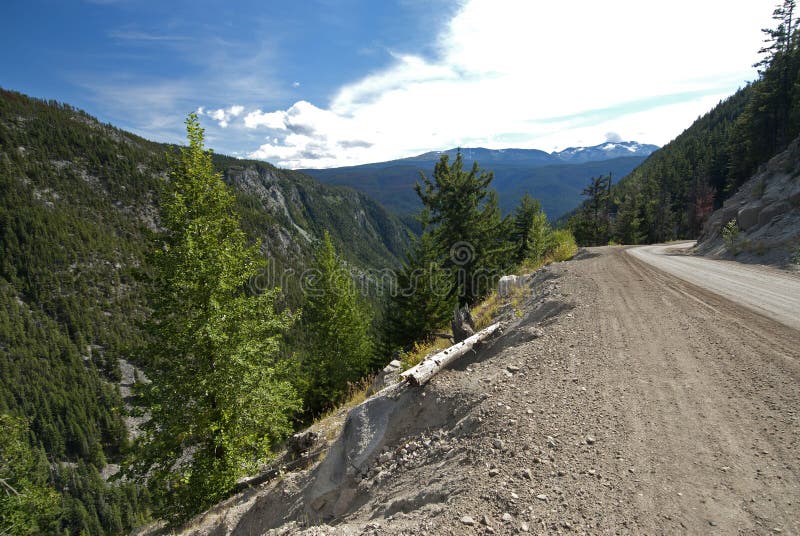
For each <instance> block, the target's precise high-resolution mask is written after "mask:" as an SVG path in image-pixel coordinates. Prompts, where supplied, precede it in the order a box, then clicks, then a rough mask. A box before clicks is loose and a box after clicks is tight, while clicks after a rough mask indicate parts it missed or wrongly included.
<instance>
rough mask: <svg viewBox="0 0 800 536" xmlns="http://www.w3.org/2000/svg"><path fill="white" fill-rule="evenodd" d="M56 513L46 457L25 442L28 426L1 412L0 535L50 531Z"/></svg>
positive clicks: (55, 526) (54, 521)
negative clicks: (38, 455) (37, 453)
mask: <svg viewBox="0 0 800 536" xmlns="http://www.w3.org/2000/svg"><path fill="white" fill-rule="evenodd" d="M59 515H60V505H59V496H58V494H57V493H56V491H55V490H54V489H53V488H52V487H50V486H49V485H48V483H47V464H46V460H44V459H41V458H39V457H37V455H36V452H35V451H34V450H33V449H32V448H31V446H30V444H29V443H28V426H27V425H26V424H25V422H24V421H23V420H22V419H19V418H16V417H12V416H11V415H6V414H0V534H20V535H23V534H48V533H53V532H56V531H57V523H56V522H57V520H58V517H59Z"/></svg>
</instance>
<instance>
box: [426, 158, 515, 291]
mask: <svg viewBox="0 0 800 536" xmlns="http://www.w3.org/2000/svg"><path fill="white" fill-rule="evenodd" d="M420 177H421V180H422V183H421V184H420V183H417V184H416V187H415V188H416V191H417V194H418V195H419V197H420V199H421V200H422V203H423V205H424V206H425V208H426V209H427V210H428V211H429V214H430V224H431V227H430V229H431V231H430V232H431V233H432V235H433V238H434V241H435V242H436V244H437V246H438V248H439V250H440V252H449V255H448V256H447V258H446V260H445V262H444V264H443V267H444V268H446V269H449V270H452V273H453V274H454V277H455V278H456V281H455V285H454V286H453V292H454V293H455V294H456V295H457V296H458V300H459V303H460V304H473V303H475V302H476V301H478V300H479V299H480V298H482V297H483V296H485V295H486V294H487V293H488V292H489V291H490V290H491V289H492V288H494V285H495V282H496V280H497V278H498V277H499V276H500V275H502V274H501V272H502V271H503V268H505V265H506V264H509V261H511V260H512V259H511V256H512V253H511V249H512V247H513V245H512V244H511V243H510V242H508V240H507V237H508V235H509V234H510V226H511V225H510V221H505V220H503V219H502V218H501V217H500V209H499V207H498V205H497V194H496V193H495V192H494V190H491V189H490V188H489V185H490V184H491V182H492V178H493V174H492V173H490V172H487V171H486V170H483V169H480V168H479V167H478V163H477V162H475V163H474V164H473V166H472V168H471V169H470V170H469V171H466V170H465V169H464V158H463V156H462V155H461V152H460V151H459V152H458V154H457V155H456V159H455V161H454V162H453V163H452V164H450V162H449V158H448V156H447V155H446V154H445V155H442V157H441V159H440V160H439V161H438V162H437V163H436V165H435V167H434V170H433V178H432V179H429V178H428V177H426V176H425V175H424V174H422V173H421V174H420Z"/></svg>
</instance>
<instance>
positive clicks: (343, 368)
mask: <svg viewBox="0 0 800 536" xmlns="http://www.w3.org/2000/svg"><path fill="white" fill-rule="evenodd" d="M310 273H311V274H312V277H311V278H310V279H309V280H308V281H307V285H306V296H307V298H306V302H305V305H304V307H303V317H302V331H303V338H304V339H305V340H306V344H305V345H304V349H303V351H304V353H305V356H304V360H303V373H304V375H305V376H306V378H307V386H306V389H305V391H306V396H305V399H306V404H307V408H308V409H309V410H310V411H311V412H312V414H318V413H319V412H320V411H322V410H325V409H328V408H329V407H331V406H332V405H333V404H335V403H337V402H340V401H341V400H342V399H343V398H344V396H345V395H346V394H347V392H348V387H349V385H350V384H352V383H355V382H357V381H358V380H360V379H361V378H362V377H363V376H364V375H365V374H366V373H367V372H368V370H369V366H370V362H371V358H372V352H373V343H372V340H371V338H370V336H369V330H370V319H369V315H368V310H367V307H366V305H365V304H364V303H363V301H362V300H361V297H360V296H359V294H358V289H357V288H356V285H355V283H354V282H353V280H352V278H351V277H350V274H349V273H348V272H347V270H346V268H345V266H344V264H343V263H342V261H341V260H340V259H338V258H337V256H336V250H335V249H334V247H333V242H332V241H331V236H330V234H329V233H328V232H327V231H325V234H324V236H323V238H322V241H321V242H320V244H319V246H318V248H317V250H316V252H315V258H314V264H313V266H312V269H311V272H310Z"/></svg>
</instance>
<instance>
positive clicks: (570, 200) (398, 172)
mask: <svg viewBox="0 0 800 536" xmlns="http://www.w3.org/2000/svg"><path fill="white" fill-rule="evenodd" d="M656 149H658V147H656V146H655V145H646V144H638V143H636V142H619V143H606V144H602V145H598V146H595V147H570V148H569V149H565V150H564V151H561V152H557V153H546V152H544V151H539V150H536V149H499V150H494V149H484V148H464V149H460V151H461V152H462V154H463V156H464V162H465V163H466V164H467V165H468V166H471V165H472V163H473V162H478V163H479V164H480V165H481V166H484V167H486V168H487V169H490V170H492V172H493V173H494V177H495V178H494V181H493V182H492V187H493V188H494V189H495V190H496V191H497V194H498V198H499V202H500V208H501V209H502V210H503V213H504V214H508V213H509V212H511V211H512V210H513V209H514V207H515V206H516V204H517V202H518V201H519V199H520V198H521V197H522V196H523V195H524V194H525V193H529V194H530V195H532V196H533V197H535V198H537V199H539V200H541V202H542V206H543V207H544V210H545V212H546V213H547V215H548V216H550V217H551V218H558V217H560V216H562V215H563V214H564V213H566V212H568V211H569V210H571V209H573V208H574V207H575V206H576V205H577V204H578V203H579V201H580V194H581V189H582V188H583V186H584V183H585V182H586V178H587V177H589V176H591V175H594V174H605V173H611V174H613V176H614V177H623V176H625V175H627V174H628V173H629V172H630V171H631V170H632V169H634V168H635V167H636V166H638V165H639V164H641V163H642V162H643V161H644V160H645V159H646V158H647V156H648V155H649V154H650V153H652V152H653V151H654V150H656ZM457 152H458V149H451V150H449V151H444V152H429V153H424V154H421V155H418V156H415V157H411V158H403V159H400V160H392V161H389V162H378V163H373V164H365V165H361V166H348V167H341V168H330V169H309V170H306V172H307V173H308V174H309V175H311V176H312V177H314V178H315V179H317V180H320V181H322V182H325V183H328V184H337V185H342V186H349V187H351V188H356V189H357V190H359V191H362V192H365V193H367V194H368V195H370V196H371V197H373V198H374V199H377V200H378V201H380V202H381V203H382V204H383V205H384V206H386V207H387V208H389V209H391V210H393V211H394V212H396V213H397V214H400V215H408V214H413V213H416V212H417V211H418V210H419V209H420V208H421V203H420V201H419V198H418V197H417V195H416V193H415V192H414V184H416V183H417V182H418V181H419V174H420V172H422V173H425V174H426V175H428V176H430V175H431V173H432V171H433V168H434V165H435V164H436V162H437V161H438V160H439V158H441V155H442V154H447V155H448V156H449V157H450V158H451V159H454V158H455V156H456V153H457Z"/></svg>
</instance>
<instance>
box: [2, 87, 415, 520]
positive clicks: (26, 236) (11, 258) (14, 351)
mask: <svg viewBox="0 0 800 536" xmlns="http://www.w3.org/2000/svg"><path fill="white" fill-rule="evenodd" d="M174 151H175V148H174V147H170V146H166V145H161V144H156V143H152V142H149V141H147V140H144V139H142V138H139V137H137V136H134V135H131V134H129V133H126V132H123V131H121V130H118V129H116V128H113V127H111V126H109V125H103V124H100V123H98V122H97V121H96V120H95V119H94V118H92V117H90V116H88V115H87V114H85V113H83V112H81V111H79V110H76V109H74V108H72V107H70V106H67V105H61V104H58V103H55V102H49V103H47V102H43V101H39V100H34V99H30V98H28V97H25V96H24V95H21V94H18V93H14V92H10V91H0V370H3V371H4V372H3V374H2V375H0V411H2V412H5V413H13V414H17V415H20V416H24V417H26V418H27V419H28V420H29V422H30V427H31V432H32V436H31V440H32V445H33V447H35V449H37V451H41V452H43V453H44V454H45V455H46V457H47V459H48V460H49V461H50V463H51V464H52V467H53V473H54V477H53V478H54V480H55V481H56V482H57V483H60V486H61V489H62V491H63V493H64V496H65V503H64V505H65V510H66V515H65V517H64V528H65V529H67V530H68V531H69V532H70V533H76V534H77V533H79V532H80V531H81V530H86V531H87V532H88V533H91V534H101V533H104V532H106V533H117V532H119V531H121V530H123V529H124V528H126V527H127V528H130V527H132V526H134V525H135V524H137V523H138V522H139V521H140V520H141V516H142V515H143V514H145V513H146V507H145V506H143V505H146V502H147V498H146V497H145V496H142V495H141V492H140V491H139V490H137V489H135V488H133V487H132V486H129V485H120V484H115V485H107V484H105V483H104V482H103V480H102V479H101V478H100V471H101V470H102V469H103V468H104V466H105V465H106V463H107V462H116V461H117V460H118V459H119V458H120V456H121V453H122V451H124V449H125V448H126V445H127V437H126V431H125V427H124V425H123V421H122V411H121V408H122V399H121V396H120V391H119V388H118V387H117V386H116V385H115V383H116V382H118V381H119V380H120V365H119V364H120V360H121V359H127V358H130V355H131V349H133V348H135V347H137V346H138V345H139V343H140V342H141V341H142V337H143V335H142V333H141V331H140V328H139V325H140V321H141V320H142V319H143V318H144V317H145V315H146V314H147V310H148V308H147V304H146V302H145V298H144V295H145V288H144V286H143V283H142V278H141V277H139V274H141V273H142V272H143V271H146V270H147V266H146V263H145V253H146V251H148V249H149V248H150V245H149V244H150V242H149V236H150V234H151V233H152V232H153V231H154V230H157V229H158V225H159V219H158V212H159V211H158V198H159V191H160V189H161V186H162V184H163V182H164V180H165V177H166V166H167V162H166V156H165V153H167V152H174ZM215 164H216V165H217V167H218V169H219V170H220V171H222V172H223V173H224V176H225V178H226V180H227V181H228V182H229V184H231V185H232V186H233V187H234V188H235V189H236V192H237V199H238V208H239V211H240V213H241V214H242V217H243V223H244V225H245V227H246V229H247V231H248V232H249V234H250V236H251V238H252V239H253V240H261V241H262V244H263V250H264V254H265V255H267V256H269V257H270V258H271V271H270V273H269V274H268V276H269V277H268V279H267V280H266V281H265V283H266V284H268V285H269V286H273V285H276V284H283V285H284V286H285V287H288V289H287V290H288V294H287V302H288V303H289V304H291V303H292V301H293V297H294V295H295V292H296V285H297V283H296V281H295V280H293V279H288V278H287V277H285V275H286V273H287V269H292V270H294V271H295V273H298V272H300V271H301V270H302V269H303V268H304V266H305V263H306V260H307V259H308V258H309V257H310V250H311V246H312V244H313V243H314V242H315V241H316V240H317V239H318V238H319V237H320V235H321V231H322V230H323V229H327V230H329V231H330V233H331V235H332V237H333V240H334V242H335V243H336V246H337V248H338V249H339V251H341V252H342V254H343V255H344V257H345V258H346V259H347V260H348V261H349V262H350V264H351V265H352V266H353V267H354V268H356V269H362V270H366V269H370V268H384V267H390V266H394V265H396V264H397V262H398V256H399V255H400V253H401V251H402V248H403V245H404V243H405V240H406V237H407V232H406V229H405V227H404V226H403V225H402V224H401V223H400V222H399V220H397V219H396V218H395V217H394V216H391V215H390V214H389V213H387V212H386V211H385V210H384V209H383V208H382V207H381V206H380V205H378V204H377V203H375V202H374V201H372V200H370V199H368V198H367V197H366V196H365V195H363V194H360V193H357V192H354V191H352V190H348V189H344V188H339V187H331V186H325V185H321V184H318V183H316V182H315V181H314V180H313V179H311V178H309V177H307V176H305V175H303V174H301V173H297V172H292V171H284V170H279V169H276V168H274V167H273V166H270V165H268V164H264V163H260V162H246V161H238V160H235V159H231V158H226V157H216V160H215Z"/></svg>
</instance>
